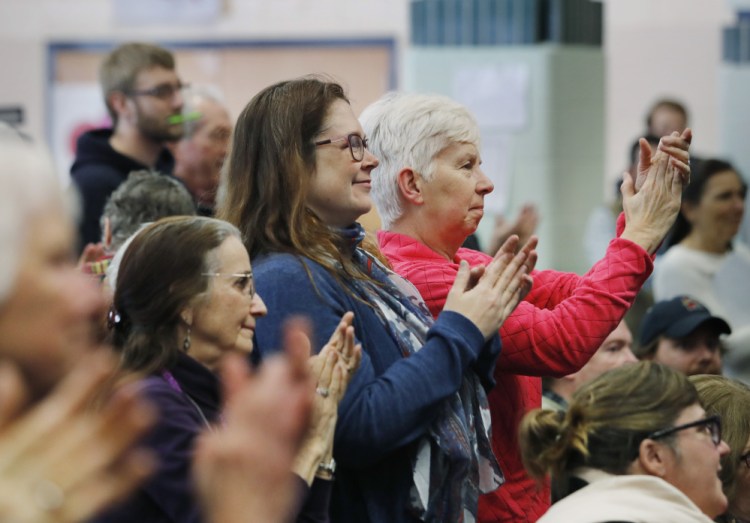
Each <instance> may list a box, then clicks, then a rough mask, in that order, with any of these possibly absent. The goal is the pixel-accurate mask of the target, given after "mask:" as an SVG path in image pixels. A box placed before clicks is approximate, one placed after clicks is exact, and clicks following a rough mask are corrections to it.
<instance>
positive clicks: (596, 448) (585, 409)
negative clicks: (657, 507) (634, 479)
mask: <svg viewBox="0 0 750 523" xmlns="http://www.w3.org/2000/svg"><path fill="white" fill-rule="evenodd" d="M699 403H700V402H699V400H698V394H697V392H696V391H695V387H693V386H692V385H691V384H690V382H689V381H688V380H687V378H686V377H685V375H683V374H682V373H680V372H678V371H676V370H673V369H671V368H669V367H666V366H663V365H659V364H657V363H652V362H649V361H641V362H638V363H635V364H633V365H626V366H624V367H619V368H617V369H613V370H611V371H608V372H605V373H604V374H602V375H601V376H599V377H598V378H596V379H595V380H593V381H591V382H589V383H587V384H586V385H584V386H583V387H581V388H580V389H578V390H577V391H576V392H575V394H573V398H572V400H571V402H570V407H569V408H568V411H567V412H566V413H564V414H563V413H558V412H553V411H549V410H542V409H537V410H533V411H531V412H530V413H528V414H527V415H526V416H525V417H524V419H523V421H522V422H521V427H520V436H519V438H520V439H519V441H520V444H521V456H522V458H523V462H524V465H525V466H526V468H527V470H528V471H529V473H530V475H531V476H532V477H535V478H542V477H544V476H545V475H546V474H548V473H552V476H553V478H554V479H555V481H558V482H560V483H563V484H564V483H565V482H567V479H568V476H569V474H570V472H571V471H573V470H574V469H576V468H578V467H581V466H587V467H592V468H597V469H600V470H603V471H605V472H608V473H610V474H625V472H626V471H627V468H628V466H629V465H630V464H631V463H632V462H633V460H635V459H636V457H637V456H638V453H639V447H640V444H641V442H642V441H643V440H644V439H645V438H646V437H647V436H648V434H650V433H652V432H655V431H657V430H660V429H664V428H667V427H670V426H671V425H673V424H674V422H675V420H676V419H677V418H678V417H679V416H680V414H681V413H682V411H683V410H685V409H686V408H688V407H690V406H691V405H695V404H699ZM664 441H665V442H667V443H668V444H669V443H670V439H669V438H664ZM672 441H673V440H672ZM561 490H562V491H566V490H567V489H566V488H565V487H562V488H561Z"/></svg>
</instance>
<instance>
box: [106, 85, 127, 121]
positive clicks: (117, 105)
mask: <svg viewBox="0 0 750 523" xmlns="http://www.w3.org/2000/svg"><path fill="white" fill-rule="evenodd" d="M107 102H108V103H109V106H110V107H112V110H113V111H114V112H116V113H117V117H118V120H119V119H120V118H122V117H123V115H124V114H123V113H126V112H127V111H128V110H129V109H128V97H127V96H125V93H123V92H121V91H112V92H111V93H109V94H108V95H107Z"/></svg>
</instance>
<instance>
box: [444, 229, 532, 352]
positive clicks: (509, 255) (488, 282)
mask: <svg viewBox="0 0 750 523" xmlns="http://www.w3.org/2000/svg"><path fill="white" fill-rule="evenodd" d="M536 243H537V239H536V238H535V237H532V238H531V239H530V240H529V241H528V242H527V244H526V245H525V246H524V247H523V248H522V249H521V250H520V251H519V252H518V253H517V254H513V253H515V251H516V249H517V247H518V236H515V235H513V236H511V237H510V238H508V240H506V242H505V243H504V244H503V245H502V247H501V248H500V249H499V250H498V251H497V254H496V255H495V257H494V258H493V259H492V261H490V263H489V264H487V266H486V267H485V269H484V273H483V274H481V276H480V277H478V278H477V274H478V273H479V271H476V270H475V271H472V270H471V269H469V264H468V263H467V262H466V261H463V260H462V261H461V264H460V265H459V269H458V274H457V275H456V279H455V281H454V282H453V287H451V290H450V291H449V292H448V297H447V299H446V302H445V307H444V308H443V310H447V311H454V312H457V313H459V314H461V315H463V316H465V317H466V318H467V319H468V320H469V321H471V322H472V323H474V325H476V327H477V328H478V329H479V330H480V332H481V333H482V335H483V336H484V339H485V340H487V339H489V338H490V337H491V336H493V335H494V334H497V331H498V329H499V328H500V326H501V325H502V323H503V322H504V321H505V319H506V318H507V317H508V316H509V315H510V313H511V312H513V310H514V309H515V308H516V306H517V305H518V303H519V302H520V301H521V300H522V299H523V297H524V296H525V295H526V293H527V292H528V291H529V290H530V289H531V285H532V279H531V276H529V272H530V271H531V270H533V268H534V264H535V263H536V251H535V250H534V249H535V247H536Z"/></svg>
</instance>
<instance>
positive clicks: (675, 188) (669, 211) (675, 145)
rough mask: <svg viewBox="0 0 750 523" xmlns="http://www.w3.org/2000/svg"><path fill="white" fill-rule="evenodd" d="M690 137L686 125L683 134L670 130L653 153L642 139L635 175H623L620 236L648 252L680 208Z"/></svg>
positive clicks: (685, 177)
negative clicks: (622, 224)
mask: <svg viewBox="0 0 750 523" xmlns="http://www.w3.org/2000/svg"><path fill="white" fill-rule="evenodd" d="M691 140H692V131H691V130H690V129H685V131H684V132H683V133H682V135H678V134H677V133H676V132H675V133H672V135H671V136H669V137H665V138H662V140H661V142H660V143H659V148H658V150H657V151H656V153H654V154H653V155H652V154H651V148H650V147H649V145H648V143H647V142H646V141H645V140H643V139H641V142H640V145H641V155H640V161H639V167H638V173H637V175H636V179H635V180H633V177H632V176H631V175H630V174H629V173H625V174H624V175H623V183H622V187H621V192H622V198H623V202H622V207H623V212H624V213H625V230H624V231H623V233H622V236H621V237H622V238H625V239H628V240H631V241H633V242H634V243H636V244H638V245H640V246H641V247H643V249H644V250H646V251H647V252H648V253H649V254H653V253H654V252H656V249H657V248H658V247H659V244H660V243H661V241H662V240H663V239H664V236H665V235H666V234H667V232H668V231H669V229H670V227H672V224H673V223H674V220H675V219H676V218H677V214H678V213H679V211H680V205H681V203H682V190H683V188H684V186H685V184H686V183H687V181H688V180H689V179H690V166H689V164H688V163H687V162H689V156H688V153H687V148H688V147H689V146H690V141H691ZM645 166H648V168H645Z"/></svg>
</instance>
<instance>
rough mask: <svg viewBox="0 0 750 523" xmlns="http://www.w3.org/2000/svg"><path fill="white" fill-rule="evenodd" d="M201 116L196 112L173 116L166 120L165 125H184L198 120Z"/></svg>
mask: <svg viewBox="0 0 750 523" xmlns="http://www.w3.org/2000/svg"><path fill="white" fill-rule="evenodd" d="M201 116H203V115H202V114H201V113H199V112H198V111H193V112H191V113H185V114H173V115H172V116H170V117H169V118H167V123H170V124H173V125H174V124H178V123H185V122H194V121H195V120H199V119H200V118H201Z"/></svg>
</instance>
